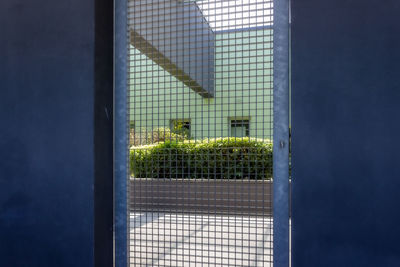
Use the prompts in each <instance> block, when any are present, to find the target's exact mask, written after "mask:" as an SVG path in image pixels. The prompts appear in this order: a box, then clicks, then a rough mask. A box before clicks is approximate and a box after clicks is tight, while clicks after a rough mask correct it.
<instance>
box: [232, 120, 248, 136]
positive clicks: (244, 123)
mask: <svg viewBox="0 0 400 267" xmlns="http://www.w3.org/2000/svg"><path fill="white" fill-rule="evenodd" d="M231 136H232V137H248V136H250V120H249V119H231Z"/></svg>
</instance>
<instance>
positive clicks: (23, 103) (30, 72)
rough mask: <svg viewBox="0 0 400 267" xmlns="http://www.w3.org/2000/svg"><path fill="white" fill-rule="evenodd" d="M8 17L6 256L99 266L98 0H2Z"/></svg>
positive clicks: (3, 50)
mask: <svg viewBox="0 0 400 267" xmlns="http://www.w3.org/2000/svg"><path fill="white" fill-rule="evenodd" d="M96 2H101V1H96ZM111 12H112V10H111ZM0 25H1V26H0V29H1V30H0V33H1V35H0V122H1V126H0V127H1V128H0V266H29V267H31V266H42V267H43V266H85V267H86V266H93V264H94V254H95V252H94V243H95V241H94V240H95V231H94V217H95V216H94V214H95V210H94V190H95V186H94V185H95V183H94V182H95V178H96V176H95V166H101V165H106V164H105V163H106V161H107V160H109V159H104V158H103V159H101V158H97V159H96V158H95V156H94V155H95V153H94V150H95V147H96V149H97V150H98V151H102V149H101V148H100V147H99V145H98V144H99V143H101V142H100V141H99V139H98V138H97V139H96V144H97V145H96V146H95V136H96V132H95V99H96V101H97V103H102V104H104V101H103V100H102V97H101V96H100V97H97V95H98V89H99V87H98V84H99V82H98V81H96V79H95V74H96V69H98V67H96V64H97V63H98V62H99V60H97V63H96V64H95V48H96V49H99V47H100V49H101V47H102V46H97V45H96V42H95V6H94V1H87V0H68V1H50V0H36V1H25V0H13V1H0ZM106 39H107V38H106ZM103 42H104V40H103ZM97 54H99V53H97ZM100 62H101V60H100ZM103 63H104V62H103ZM110 69H111V73H112V66H111V67H110ZM103 71H104V70H103ZM103 79H105V78H103ZM96 84H97V85H96ZM111 85H112V82H111ZM108 90H111V92H112V86H111V87H109V89H108ZM95 96H96V98H95ZM103 98H104V97H103ZM110 101H111V103H112V98H111V100H110ZM109 108H111V110H112V106H111V107H109ZM101 110H102V112H103V114H105V112H104V108H103V109H101ZM108 116H111V117H112V113H110V114H108ZM103 117H106V115H104V116H103ZM102 120H103V121H104V119H103V118H102V117H101V116H96V125H97V126H96V127H97V128H99V127H100V126H99V125H101V124H102V122H101V121H102ZM110 124H111V126H112V122H111V123H110ZM100 128H101V127H100ZM104 140H105V143H106V144H107V142H112V140H111V139H109V140H106V139H104ZM103 151H107V149H105V150H103ZM99 160H103V162H102V164H101V162H98V161H99ZM108 162H110V161H108ZM110 164H111V165H112V161H111V163H110ZM97 172H98V171H97ZM109 179H112V177H109ZM111 188H112V187H111ZM111 190H112V189H111ZM103 191H104V190H103ZM111 199H112V198H111ZM111 214H112V211H111ZM97 215H98V214H96V216H97ZM99 216H100V215H99ZM110 231H111V232H112V229H110Z"/></svg>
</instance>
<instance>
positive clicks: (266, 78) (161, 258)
mask: <svg viewBox="0 0 400 267" xmlns="http://www.w3.org/2000/svg"><path fill="white" fill-rule="evenodd" d="M128 3H129V5H128V22H129V25H128V27H129V44H130V47H129V69H128V70H129V101H130V103H129V104H130V105H129V106H130V109H129V119H130V124H129V125H130V170H131V177H130V212H131V213H130V263H131V266H272V259H273V255H272V239H273V238H272V232H273V231H272V227H273V224H272V143H271V142H272V130H273V129H272V126H273V124H272V122H273V121H272V118H273V114H272V109H273V106H272V101H273V98H272V94H273V90H272V82H273V81H272V42H273V32H272V19H273V18H272V15H273V14H272V8H273V6H272V1H270V0H236V1H233V0H202V1H183V0H181V1H179V0H130V1H129V2H128Z"/></svg>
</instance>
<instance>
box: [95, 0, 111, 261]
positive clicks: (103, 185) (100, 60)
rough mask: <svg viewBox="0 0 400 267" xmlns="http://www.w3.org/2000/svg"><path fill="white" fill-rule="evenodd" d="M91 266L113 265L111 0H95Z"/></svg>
mask: <svg viewBox="0 0 400 267" xmlns="http://www.w3.org/2000/svg"><path fill="white" fill-rule="evenodd" d="M94 34H95V76H94V79H95V95H94V96H95V110H94V122H95V123H94V127H95V128H94V130H95V136H94V144H95V153H94V155H95V187H94V188H95V191H94V200H95V202H94V204H95V214H94V218H95V224H94V225H95V228H94V231H95V232H94V233H95V235H94V241H95V242H94V252H95V266H96V267H102V266H104V267H108V266H112V265H113V191H114V188H113V187H114V183H113V169H114V168H113V166H114V165H113V117H114V114H113V109H114V107H113V101H114V100H113V98H114V96H113V87H114V84H113V75H114V74H113V56H114V48H113V42H114V1H113V0H102V1H95V32H94Z"/></svg>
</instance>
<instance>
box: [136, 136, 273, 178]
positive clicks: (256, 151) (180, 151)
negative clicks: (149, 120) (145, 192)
mask: <svg viewBox="0 0 400 267" xmlns="http://www.w3.org/2000/svg"><path fill="white" fill-rule="evenodd" d="M130 170H131V175H132V176H134V177H138V178H165V179H171V178H178V179H186V178H197V179H201V178H206V179H207V178H208V179H270V178H271V177H272V144H271V142H270V141H269V140H265V139H264V140H263V139H253V138H220V139H207V140H204V141H201V142H199V141H196V142H195V141H185V142H168V141H167V142H164V143H158V144H155V145H149V146H139V147H132V148H131V152H130Z"/></svg>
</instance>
